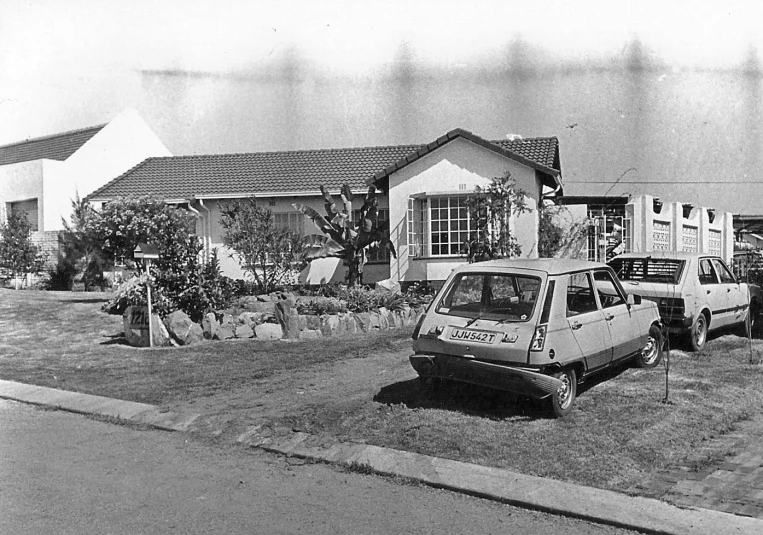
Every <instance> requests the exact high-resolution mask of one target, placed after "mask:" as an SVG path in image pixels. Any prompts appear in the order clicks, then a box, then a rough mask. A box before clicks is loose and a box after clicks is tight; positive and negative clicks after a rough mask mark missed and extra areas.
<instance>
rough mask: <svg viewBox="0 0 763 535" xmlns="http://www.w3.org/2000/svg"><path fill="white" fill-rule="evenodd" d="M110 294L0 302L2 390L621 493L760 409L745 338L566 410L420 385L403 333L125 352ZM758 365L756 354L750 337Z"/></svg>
mask: <svg viewBox="0 0 763 535" xmlns="http://www.w3.org/2000/svg"><path fill="white" fill-rule="evenodd" d="M107 297H108V295H106V294H92V293H87V294H86V293H56V292H35V291H21V292H14V291H12V290H0V333H2V335H1V336H2V338H0V378H2V379H8V380H17V381H21V382H26V383H33V384H39V385H45V386H53V387H56V388H63V389H69V390H76V391H80V392H87V393H92V394H98V395H105V396H111V397H116V398H121V399H128V400H133V401H142V402H148V403H155V404H158V405H162V406H166V407H168V408H173V409H178V408H180V409H193V410H196V411H198V412H200V413H202V415H204V419H203V421H204V422H205V425H207V426H208V427H207V430H208V431H214V432H215V434H216V436H220V437H223V438H225V437H228V438H229V437H233V436H235V434H236V433H237V432H240V431H241V430H243V429H244V428H245V427H246V426H247V425H252V424H253V423H260V424H265V425H269V426H271V427H272V428H273V429H299V430H304V431H308V432H312V433H316V434H325V435H330V436H333V437H337V438H339V439H342V440H353V441H362V442H366V443H370V444H376V445H381V446H389V447H393V448H397V449H402V450H408V451H415V452H419V453H425V454H429V455H436V456H441V457H447V458H452V459H458V460H463V461H468V462H475V463H479V464H485V465H490V466H498V467H504V468H508V469H512V470H516V471H519V472H523V473H527V474H533V475H539V476H545V477H553V478H557V479H562V480H567V481H573V482H577V483H581V484H585V485H593V486H597V487H602V488H610V489H615V490H621V491H628V490H629V489H632V488H633V486H634V485H635V484H637V483H638V482H639V481H641V480H643V479H644V478H645V477H646V476H648V475H649V474H650V473H651V472H653V471H654V470H659V469H663V468H669V467H672V466H676V465H679V464H684V463H687V462H688V463H690V464H693V465H694V466H696V468H698V469H699V468H701V467H703V466H704V465H706V464H708V463H710V462H712V461H715V460H717V459H720V458H723V457H724V456H725V455H727V454H728V453H729V448H730V445H731V444H732V441H730V440H724V438H725V437H729V435H730V433H731V432H732V431H734V432H738V431H739V429H740V426H739V424H740V423H743V422H745V421H746V420H749V419H750V418H752V417H753V416H754V415H755V414H756V413H757V412H758V410H759V407H760V406H761V405H762V404H763V389H759V388H757V386H758V384H759V383H760V381H761V377H762V376H763V370H762V369H761V366H760V365H757V364H750V363H749V360H750V348H749V345H748V342H747V340H746V339H742V338H739V337H737V336H734V335H723V336H718V337H715V338H713V339H711V340H710V341H709V342H708V345H707V347H706V349H705V350H704V351H703V352H702V353H699V354H693V353H685V352H683V351H681V350H673V351H671V359H670V372H669V383H668V384H669V388H670V391H669V397H668V400H669V403H664V402H663V400H664V398H665V377H666V372H665V368H664V367H663V366H660V367H658V368H656V369H653V370H641V369H638V368H633V367H624V368H620V369H618V370H613V371H612V372H611V373H609V374H607V375H606V376H605V377H602V378H599V379H596V380H591V381H589V382H587V383H585V384H584V385H581V386H580V388H579V392H578V395H579V397H578V399H577V402H576V408H575V410H574V411H573V412H572V413H571V414H570V416H569V417H567V418H565V419H563V420H556V419H553V418H550V417H549V415H548V411H547V410H546V409H545V407H544V406H543V405H542V404H539V403H537V402H533V401H531V400H523V399H515V398H513V397H511V396H509V395H507V394H503V393H500V392H493V391H489V390H485V389H480V388H477V387H472V386H468V385H445V386H444V387H443V388H442V389H440V390H439V391H436V392H435V391H431V390H427V389H424V388H422V387H421V386H420V385H419V383H418V381H417V380H416V374H415V372H414V371H413V370H412V369H411V367H410V365H409V363H408V355H410V353H411V350H410V340H409V339H408V337H409V335H410V331H409V330H398V331H389V332H383V333H374V334H370V335H364V336H354V337H341V338H339V337H338V338H326V339H322V340H311V341H309V342H308V341H304V342H289V343H286V342H258V341H256V340H251V341H235V342H209V343H204V344H200V345H197V346H192V347H187V348H168V349H136V348H131V347H128V346H125V345H124V344H123V339H122V337H121V332H122V321H121V318H119V317H115V316H108V315H106V314H104V313H101V312H99V309H100V305H101V304H102V303H103V302H104V301H105V300H106V299H107ZM753 355H754V358H755V359H756V360H760V357H761V355H763V341H761V340H753Z"/></svg>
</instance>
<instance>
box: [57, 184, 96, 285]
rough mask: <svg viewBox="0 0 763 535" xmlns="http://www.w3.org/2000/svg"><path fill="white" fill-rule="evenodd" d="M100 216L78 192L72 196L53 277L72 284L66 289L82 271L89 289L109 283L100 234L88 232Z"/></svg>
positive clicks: (84, 281) (83, 281) (84, 282)
mask: <svg viewBox="0 0 763 535" xmlns="http://www.w3.org/2000/svg"><path fill="white" fill-rule="evenodd" d="M97 216H98V214H97V213H96V212H95V210H94V209H93V207H92V206H90V204H89V203H88V202H87V201H86V200H83V199H80V196H79V194H77V196H76V199H74V200H72V215H71V218H70V221H68V222H67V221H66V220H64V219H63V218H62V222H63V225H64V231H63V233H62V243H63V247H62V250H61V252H60V253H59V258H58V266H57V268H56V270H55V271H52V272H51V278H53V276H54V275H55V276H57V278H58V279H59V283H63V284H65V285H66V286H68V288H65V289H68V290H70V289H71V285H72V282H73V279H74V276H75V275H76V274H77V273H82V283H83V284H84V286H85V291H86V292H87V291H90V289H91V288H93V287H94V286H98V287H100V288H104V287H105V286H106V284H107V281H106V279H105V278H104V276H103V271H104V268H105V264H106V261H105V259H104V256H103V251H102V250H101V243H100V241H99V238H100V236H95V235H93V234H92V233H89V232H87V230H88V227H89V226H90V225H92V224H94V222H95V218H96V217H97Z"/></svg>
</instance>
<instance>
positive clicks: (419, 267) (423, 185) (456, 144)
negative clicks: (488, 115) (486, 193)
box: [389, 138, 541, 281]
mask: <svg viewBox="0 0 763 535" xmlns="http://www.w3.org/2000/svg"><path fill="white" fill-rule="evenodd" d="M507 171H509V172H511V176H512V178H513V179H514V180H515V182H516V184H517V188H518V189H522V190H524V191H525V192H526V194H527V198H526V200H527V204H528V206H529V207H530V208H532V209H533V210H532V212H530V213H527V214H523V215H521V216H517V217H514V218H512V221H511V227H512V229H513V231H514V235H515V237H516V238H517V239H518V241H519V244H520V246H521V248H522V256H523V257H529V258H534V257H537V241H538V214H537V209H536V208H537V205H538V201H539V199H540V194H541V183H540V180H539V179H538V178H536V174H535V170H534V169H532V168H530V167H527V166H525V165H523V164H520V163H518V162H516V161H514V160H511V159H509V158H506V157H504V156H502V155H500V154H498V153H496V152H493V151H491V150H489V149H486V148H484V147H482V146H479V145H477V144H475V143H472V142H471V141H468V140H466V139H464V138H457V139H454V140H453V141H451V142H449V143H447V144H446V145H443V146H441V147H439V148H437V149H435V150H434V151H433V152H430V153H429V154H426V155H424V156H423V157H421V158H419V159H418V160H416V161H414V162H413V163H411V164H409V165H408V166H406V167H404V168H403V169H401V170H400V171H397V172H395V173H393V174H392V175H391V176H390V178H389V203H390V228H391V239H392V242H393V243H394V244H395V246H396V248H397V250H398V258H397V260H395V259H392V260H391V265H390V276H391V277H392V278H393V279H396V280H399V281H415V280H429V281H435V280H444V279H445V278H446V277H447V276H448V275H449V274H450V271H451V270H452V269H453V268H455V267H456V266H458V265H461V264H463V263H464V262H466V257H463V256H449V257H432V256H430V255H429V253H428V252H426V251H425V253H424V255H423V257H420V258H411V257H409V255H408V247H407V244H408V226H407V211H408V199H409V198H410V197H418V196H421V195H425V194H426V195H430V196H431V195H438V194H444V195H445V194H451V195H459V194H460V195H467V194H469V193H472V192H473V191H474V188H475V187H476V186H480V187H485V186H487V185H489V184H490V182H491V180H492V179H493V178H494V177H501V176H503V175H505V173H506V172H507ZM427 227H428V226H427Z"/></svg>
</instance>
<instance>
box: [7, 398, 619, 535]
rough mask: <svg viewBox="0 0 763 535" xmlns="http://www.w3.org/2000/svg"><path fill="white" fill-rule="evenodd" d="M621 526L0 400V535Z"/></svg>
mask: <svg viewBox="0 0 763 535" xmlns="http://www.w3.org/2000/svg"><path fill="white" fill-rule="evenodd" d="M560 531H563V532H565V533H570V534H575V533H585V534H593V535H605V534H607V535H609V534H627V533H632V532H629V531H627V530H621V529H615V528H611V527H608V526H600V525H595V524H589V523H586V522H582V521H577V520H572V519H567V518H562V517H557V516H553V515H546V514H542V513H535V512H532V511H526V510H523V509H517V508H514V507H510V506H506V505H502V504H498V503H494V502H490V501H486V500H481V499H478V498H473V497H469V496H463V495H459V494H455V493H451V492H448V491H443V490H437V489H432V488H428V487H420V486H414V485H411V484H406V483H404V482H399V481H391V480H388V479H384V478H380V477H378V476H370V475H364V474H358V473H349V472H343V471H340V470H337V469H335V468H332V467H329V466H326V465H320V464H309V463H304V462H302V461H297V460H295V459H284V458H282V457H277V456H272V455H269V454H266V453H263V452H259V451H253V450H244V449H243V448H241V447H225V448H223V447H218V446H210V445H205V444H202V443H199V442H194V441H189V439H188V438H187V436H184V435H182V434H179V433H167V432H162V431H153V430H152V431H146V430H138V429H134V428H130V427H125V426H120V425H113V424H107V423H104V422H99V421H95V420H91V419H89V418H86V417H84V416H79V415H74V414H70V413H65V412H58V411H49V410H42V409H39V408H36V407H33V406H29V405H23V404H19V403H15V402H10V401H4V400H0V533H14V534H17V535H25V534H30V535H31V534H34V535H44V534H48V533H51V534H56V535H64V534H70V533H71V534H81V533H109V534H115V535H118V534H130V535H134V534H139V533H161V534H167V533H183V534H199V533H226V534H229V533H233V534H235V533H263V534H280V533H309V534H320V533H332V534H333V533H352V534H365V533H414V534H418V533H421V534H425V533H427V534H428V533H438V534H439V533H481V534H482V533H501V534H514V533H515V534H528V533H532V534H539V535H543V534H551V533H559V532H560Z"/></svg>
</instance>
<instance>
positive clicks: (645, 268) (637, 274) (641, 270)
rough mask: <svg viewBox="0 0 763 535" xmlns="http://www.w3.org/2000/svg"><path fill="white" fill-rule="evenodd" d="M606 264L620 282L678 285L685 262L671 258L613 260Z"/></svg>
mask: <svg viewBox="0 0 763 535" xmlns="http://www.w3.org/2000/svg"><path fill="white" fill-rule="evenodd" d="M608 263H609V265H610V267H611V268H612V269H614V270H615V273H616V274H617V277H618V278H619V279H620V280H624V281H643V282H666V283H669V284H678V281H679V280H681V274H682V273H683V270H684V266H685V264H686V261H685V260H676V259H672V258H613V259H612V260H610V261H609V262H608Z"/></svg>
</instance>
